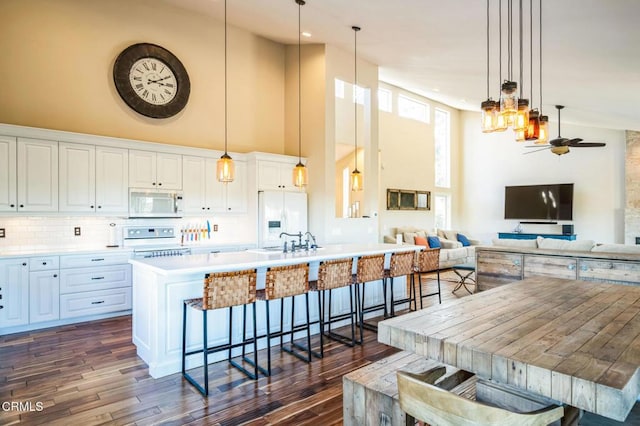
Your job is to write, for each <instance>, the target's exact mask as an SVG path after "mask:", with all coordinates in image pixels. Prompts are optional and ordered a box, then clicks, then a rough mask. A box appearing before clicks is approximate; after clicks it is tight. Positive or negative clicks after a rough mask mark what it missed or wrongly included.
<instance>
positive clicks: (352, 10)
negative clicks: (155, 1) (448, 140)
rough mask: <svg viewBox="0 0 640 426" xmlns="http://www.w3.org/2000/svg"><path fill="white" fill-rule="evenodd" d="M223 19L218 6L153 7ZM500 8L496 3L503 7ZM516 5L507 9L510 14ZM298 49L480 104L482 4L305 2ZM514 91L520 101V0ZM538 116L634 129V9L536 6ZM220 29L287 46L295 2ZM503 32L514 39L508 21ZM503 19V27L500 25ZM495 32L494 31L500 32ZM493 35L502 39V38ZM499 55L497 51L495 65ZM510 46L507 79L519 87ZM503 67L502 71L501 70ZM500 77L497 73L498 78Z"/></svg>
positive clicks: (600, 1)
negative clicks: (312, 47)
mask: <svg viewBox="0 0 640 426" xmlns="http://www.w3.org/2000/svg"><path fill="white" fill-rule="evenodd" d="M161 1H162V2H164V3H167V4H170V5H172V6H175V7H180V8H186V9H189V10H193V11H197V12H198V13H204V14H208V15H211V16H213V17H215V18H217V19H220V20H223V17H224V15H223V11H224V9H223V8H224V3H223V1H222V0H161ZM490 1H491V14H490V16H491V21H492V22H491V27H492V31H491V35H490V37H491V43H490V45H491V49H490V50H491V57H492V59H491V62H490V67H491V71H490V73H491V78H490V82H491V84H490V87H491V92H490V94H491V96H492V97H493V98H494V99H496V98H497V97H499V81H500V79H499V77H498V73H497V68H498V42H497V41H498V25H497V19H498V0H490ZM507 1H508V0H503V1H502V3H503V6H504V5H506V4H507ZM519 1H520V0H513V8H514V10H515V11H516V12H517V9H518V5H519ZM306 2H307V4H306V5H305V6H303V7H302V11H301V14H302V18H301V21H302V30H303V31H308V32H310V33H311V34H312V37H310V38H303V43H326V44H330V45H335V46H337V47H340V48H341V49H344V50H346V51H353V31H352V30H351V26H352V25H358V26H360V27H362V31H360V32H359V33H358V57H360V58H362V59H366V60H368V61H370V62H372V63H375V64H377V65H378V66H379V75H380V79H381V80H382V81H385V82H388V83H391V84H394V85H397V86H400V87H403V88H405V89H408V90H411V91H413V92H416V93H419V94H422V95H424V96H426V97H429V98H431V99H434V100H438V101H441V102H444V103H446V104H448V105H451V106H453V107H456V108H460V109H465V110H475V111H478V110H479V105H480V102H482V101H483V100H485V99H486V97H487V84H486V79H487V74H486V69H487V68H486V67H487V62H486V49H487V45H486V2H485V1H482V0H449V1H444V0H393V1H392V0H306ZM522 2H523V9H524V12H523V15H524V21H525V31H524V32H525V37H524V49H525V55H524V64H525V66H524V68H525V77H524V83H525V84H524V86H525V92H526V93H525V94H527V96H526V97H527V98H529V96H528V95H529V91H530V86H531V85H530V84H529V80H530V78H529V68H530V65H529V62H530V61H529V25H528V21H529V3H530V1H529V0H522ZM538 3H539V0H533V8H534V13H533V15H534V25H533V27H534V36H533V44H534V50H533V51H534V67H533V68H534V73H533V75H534V78H533V88H534V92H533V106H535V107H539V93H538V92H539V89H538V81H539V78H538V65H539V60H538V48H537V46H538V43H539V37H538V35H537V32H538V21H537V20H538ZM542 3H543V6H542V35H543V40H542V44H543V58H542V60H543V62H542V64H543V70H542V82H543V84H542V86H543V94H542V96H543V107H542V110H543V112H544V113H545V114H547V115H549V116H550V119H551V121H554V120H555V118H556V117H555V109H554V108H553V105H555V104H562V105H565V106H566V109H565V110H564V111H563V116H562V121H563V123H573V124H580V125H587V126H593V127H605V128H612V129H628V130H640V0H554V1H550V0H543V1H542ZM227 16H228V22H229V23H230V24H232V25H234V26H237V27H241V28H245V29H247V30H249V31H251V32H253V33H256V34H259V35H262V36H264V37H266V38H268V39H272V40H275V41H278V42H282V43H297V28H298V6H297V4H296V3H295V0H228V3H227ZM514 18H515V19H516V20H515V22H514V25H513V29H514V31H516V32H517V28H518V25H517V23H518V21H517V13H514ZM505 19H506V18H505ZM504 28H505V26H503V29H504ZM504 31H505V30H503V37H504ZM505 51H506V46H505V47H503V56H504V57H506V54H505ZM518 52H519V44H518V41H517V38H516V39H514V47H513V56H514V61H515V64H516V66H515V68H514V73H513V77H514V79H515V80H517V81H518V80H519V71H518V67H517V64H518V63H519V57H518ZM504 68H506V62H505V63H504V64H503V71H504ZM503 74H504V73H503Z"/></svg>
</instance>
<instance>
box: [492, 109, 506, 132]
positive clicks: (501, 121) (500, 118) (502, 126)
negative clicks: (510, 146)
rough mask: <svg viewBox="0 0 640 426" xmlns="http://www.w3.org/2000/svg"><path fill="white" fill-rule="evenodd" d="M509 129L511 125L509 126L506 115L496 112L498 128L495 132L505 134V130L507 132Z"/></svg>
mask: <svg viewBox="0 0 640 426" xmlns="http://www.w3.org/2000/svg"><path fill="white" fill-rule="evenodd" d="M507 127H509V125H508V124H507V118H506V117H505V116H504V114H502V113H500V112H499V111H496V127H495V129H494V130H493V131H494V132H504V131H505V130H507Z"/></svg>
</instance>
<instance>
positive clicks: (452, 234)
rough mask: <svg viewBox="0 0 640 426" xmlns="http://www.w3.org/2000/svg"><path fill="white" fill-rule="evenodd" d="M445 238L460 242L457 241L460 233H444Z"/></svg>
mask: <svg viewBox="0 0 640 426" xmlns="http://www.w3.org/2000/svg"><path fill="white" fill-rule="evenodd" d="M444 237H445V238H446V239H447V240H451V241H458V240H457V239H456V238H457V237H458V233H457V232H456V231H444Z"/></svg>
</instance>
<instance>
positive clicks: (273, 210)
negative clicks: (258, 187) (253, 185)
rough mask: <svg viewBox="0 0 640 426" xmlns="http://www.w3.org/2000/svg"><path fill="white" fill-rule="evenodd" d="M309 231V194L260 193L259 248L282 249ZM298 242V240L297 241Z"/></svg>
mask: <svg viewBox="0 0 640 426" xmlns="http://www.w3.org/2000/svg"><path fill="white" fill-rule="evenodd" d="M306 231H307V194H306V193H305V192H285V191H260V192H258V247H260V248H264V247H282V245H283V244H284V242H285V241H291V240H292V239H293V237H284V236H283V237H282V238H280V234H281V233H282V232H288V233H289V234H297V233H298V232H302V233H303V234H304V233H305V232H306ZM296 242H297V239H296Z"/></svg>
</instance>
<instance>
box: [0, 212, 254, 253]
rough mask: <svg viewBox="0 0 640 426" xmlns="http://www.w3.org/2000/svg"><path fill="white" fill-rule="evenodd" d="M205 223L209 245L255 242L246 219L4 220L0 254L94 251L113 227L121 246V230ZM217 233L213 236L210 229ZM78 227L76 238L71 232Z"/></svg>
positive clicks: (91, 218)
mask: <svg viewBox="0 0 640 426" xmlns="http://www.w3.org/2000/svg"><path fill="white" fill-rule="evenodd" d="M207 220H209V222H210V224H211V228H212V233H211V239H210V240H208V241H207V243H211V244H234V243H252V242H255V231H253V229H254V228H255V226H254V225H253V224H252V223H250V220H249V218H248V217H247V216H219V217H215V218H213V217H189V218H182V219H151V220H144V219H126V218H113V217H83V216H76V217H35V216H28V217H27V216H24V217H4V218H0V228H4V229H5V238H0V251H11V250H31V249H34V250H40V249H59V248H98V247H105V246H106V245H107V244H108V242H109V228H110V224H111V223H115V224H116V233H117V239H118V243H119V244H122V228H123V227H125V226H138V225H149V224H152V225H153V226H173V227H174V228H175V232H176V235H180V229H181V228H183V227H185V228H186V227H189V226H195V225H200V224H203V223H206V221H207ZM214 224H215V225H218V232H213V225H214ZM76 227H80V235H79V236H76V235H75V234H74V229H75V228H76Z"/></svg>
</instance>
